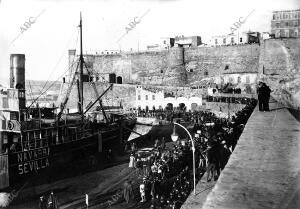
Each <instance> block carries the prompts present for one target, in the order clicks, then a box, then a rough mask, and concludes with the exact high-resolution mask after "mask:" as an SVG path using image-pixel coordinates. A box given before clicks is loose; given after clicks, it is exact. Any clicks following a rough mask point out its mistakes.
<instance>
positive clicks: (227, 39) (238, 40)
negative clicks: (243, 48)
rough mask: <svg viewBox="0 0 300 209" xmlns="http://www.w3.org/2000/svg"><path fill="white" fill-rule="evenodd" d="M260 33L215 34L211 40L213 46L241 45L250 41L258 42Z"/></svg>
mask: <svg viewBox="0 0 300 209" xmlns="http://www.w3.org/2000/svg"><path fill="white" fill-rule="evenodd" d="M259 36H260V35H259V33H257V32H242V33H236V34H229V35H221V36H213V37H212V38H211V40H210V45H211V46H227V45H239V44H248V43H258V42H259Z"/></svg>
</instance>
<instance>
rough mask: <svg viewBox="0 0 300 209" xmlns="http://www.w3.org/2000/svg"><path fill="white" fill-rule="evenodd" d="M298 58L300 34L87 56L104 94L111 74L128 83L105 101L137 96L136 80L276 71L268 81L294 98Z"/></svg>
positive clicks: (164, 81) (171, 81)
mask: <svg viewBox="0 0 300 209" xmlns="http://www.w3.org/2000/svg"><path fill="white" fill-rule="evenodd" d="M72 56H74V55H70V57H69V58H70V60H71V59H72ZM299 58H300V39H283V40H280V39H273V40H272V39H271V40H265V41H264V42H262V43H261V45H258V44H249V45H241V46H222V47H197V48H196V47H191V48H171V49H169V50H162V51H149V52H148V51H146V52H139V53H118V54H105V55H100V54H99V55H85V60H86V62H87V65H88V66H90V68H91V69H93V72H92V74H93V76H94V77H99V78H97V80H98V81H96V82H95V83H96V85H97V89H98V91H99V93H101V92H103V91H104V89H105V87H104V86H103V83H102V82H101V78H104V80H106V81H107V80H108V74H109V73H115V74H116V76H121V77H122V80H123V83H124V84H117V85H115V86H114V94H111V99H110V98H109V96H107V99H106V100H105V101H117V100H120V101H126V102H125V103H128V104H133V101H132V100H131V99H134V98H135V86H136V85H148V86H157V87H158V86H169V87H171V86H173V87H187V88H188V87H189V86H192V85H194V84H195V83H197V82H198V81H200V80H201V79H204V78H211V77H214V76H219V75H225V74H227V75H228V74H245V73H258V74H264V76H262V78H263V79H267V80H268V81H270V80H272V76H277V78H276V79H273V80H274V81H273V82H268V83H269V84H270V86H271V88H273V89H274V91H275V92H276V91H277V89H281V88H282V86H284V88H285V90H286V91H287V92H290V94H291V95H292V96H291V97H294V95H297V94H299V93H298V90H294V89H293V88H294V87H295V86H297V84H294V83H295V82H294V83H292V81H294V79H291V76H292V75H293V74H296V76H297V75H299V66H300V59H299ZM286 76H289V77H288V78H289V79H290V80H287V78H286ZM282 77H284V79H283V81H282V79H281V78H282ZM94 80H96V79H95V78H94ZM282 83H283V84H284V85H283V84H282ZM279 84H280V85H279ZM66 86H67V85H66V84H64V85H63V91H66ZM85 86H87V87H85V95H89V94H91V93H92V94H94V93H93V90H92V88H91V85H90V84H89V83H86V84H85ZM273 86H274V87H273ZM291 86H292V87H291ZM75 87H76V86H75ZM279 87H280V88H279ZM288 87H289V88H288ZM91 90H92V91H91ZM171 90H172V88H171ZM174 91H178V88H174ZM76 92H77V89H76V88H74V90H72V94H71V95H72V97H73V96H74V97H75V99H77V93H76ZM185 92H186V91H185ZM192 94H193V93H192ZM70 98H71V97H70ZM92 98H95V96H93V97H92ZM286 99H289V98H286ZM58 101H59V100H58ZM105 101H103V102H105ZM120 101H118V102H117V103H119V102H120ZM71 106H73V105H71Z"/></svg>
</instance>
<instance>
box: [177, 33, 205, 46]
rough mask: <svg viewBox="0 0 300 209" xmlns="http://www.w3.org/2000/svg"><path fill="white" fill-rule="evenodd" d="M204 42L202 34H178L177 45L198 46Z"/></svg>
mask: <svg viewBox="0 0 300 209" xmlns="http://www.w3.org/2000/svg"><path fill="white" fill-rule="evenodd" d="M201 44H202V41H201V37H200V36H183V35H182V36H176V37H175V47H197V46H200V45H201Z"/></svg>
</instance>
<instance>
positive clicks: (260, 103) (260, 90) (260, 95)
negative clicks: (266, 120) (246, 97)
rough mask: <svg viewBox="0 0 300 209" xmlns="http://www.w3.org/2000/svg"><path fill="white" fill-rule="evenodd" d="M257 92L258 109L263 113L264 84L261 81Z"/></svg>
mask: <svg viewBox="0 0 300 209" xmlns="http://www.w3.org/2000/svg"><path fill="white" fill-rule="evenodd" d="M256 92H257V99H258V109H259V111H263V99H264V98H263V97H264V95H263V83H262V82H261V81H260V82H259V83H258V86H257V89H256Z"/></svg>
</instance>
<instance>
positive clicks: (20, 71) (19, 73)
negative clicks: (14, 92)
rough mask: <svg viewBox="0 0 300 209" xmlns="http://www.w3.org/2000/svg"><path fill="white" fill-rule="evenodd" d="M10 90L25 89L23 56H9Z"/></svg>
mask: <svg viewBox="0 0 300 209" xmlns="http://www.w3.org/2000/svg"><path fill="white" fill-rule="evenodd" d="M9 87H10V88H16V89H25V54H11V55H10V86H9Z"/></svg>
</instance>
